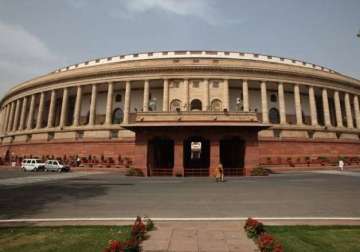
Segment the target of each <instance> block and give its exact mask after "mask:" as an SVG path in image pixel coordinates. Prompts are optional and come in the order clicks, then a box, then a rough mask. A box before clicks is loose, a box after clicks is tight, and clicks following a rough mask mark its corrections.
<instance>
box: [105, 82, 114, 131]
mask: <svg viewBox="0 0 360 252" xmlns="http://www.w3.org/2000/svg"><path fill="white" fill-rule="evenodd" d="M113 94H114V84H113V83H112V82H109V84H108V93H107V99H106V116H105V124H106V125H111V122H112V120H111V114H112V107H113Z"/></svg>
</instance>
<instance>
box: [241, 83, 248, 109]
mask: <svg viewBox="0 0 360 252" xmlns="http://www.w3.org/2000/svg"><path fill="white" fill-rule="evenodd" d="M242 91H243V106H244V112H249V87H248V82H247V80H243V84H242Z"/></svg>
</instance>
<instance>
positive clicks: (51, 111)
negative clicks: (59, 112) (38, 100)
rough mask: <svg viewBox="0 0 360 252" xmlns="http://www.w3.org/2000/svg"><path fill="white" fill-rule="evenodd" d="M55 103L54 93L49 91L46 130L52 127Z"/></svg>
mask: <svg viewBox="0 0 360 252" xmlns="http://www.w3.org/2000/svg"><path fill="white" fill-rule="evenodd" d="M55 103H56V91H55V90H51V97H50V106H49V114H48V121H47V127H48V128H52V127H54V113H55Z"/></svg>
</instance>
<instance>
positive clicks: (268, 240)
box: [257, 233, 284, 252]
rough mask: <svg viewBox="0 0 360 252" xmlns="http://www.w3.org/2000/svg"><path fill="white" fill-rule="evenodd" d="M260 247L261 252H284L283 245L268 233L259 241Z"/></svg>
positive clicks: (261, 236) (262, 235)
mask: <svg viewBox="0 0 360 252" xmlns="http://www.w3.org/2000/svg"><path fill="white" fill-rule="evenodd" d="M257 243H258V246H259V249H260V251H261V252H283V251H284V249H283V247H282V246H281V244H280V243H279V242H278V241H276V240H275V239H274V237H273V236H272V235H270V234H268V233H262V234H261V235H260V236H259V239H258V242H257Z"/></svg>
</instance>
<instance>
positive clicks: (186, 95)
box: [184, 79, 190, 111]
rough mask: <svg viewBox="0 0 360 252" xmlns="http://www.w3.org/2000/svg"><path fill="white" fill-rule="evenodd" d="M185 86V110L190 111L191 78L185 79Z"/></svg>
mask: <svg viewBox="0 0 360 252" xmlns="http://www.w3.org/2000/svg"><path fill="white" fill-rule="evenodd" d="M184 88H185V110H186V111H190V101H189V80H188V79H184Z"/></svg>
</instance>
